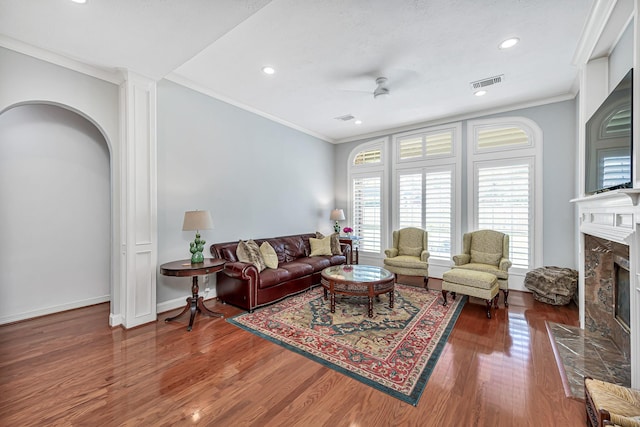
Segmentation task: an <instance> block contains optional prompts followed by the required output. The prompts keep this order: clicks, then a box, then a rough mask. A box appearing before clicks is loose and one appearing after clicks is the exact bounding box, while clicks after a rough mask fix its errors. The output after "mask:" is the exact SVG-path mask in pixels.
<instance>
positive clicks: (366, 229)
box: [352, 176, 382, 253]
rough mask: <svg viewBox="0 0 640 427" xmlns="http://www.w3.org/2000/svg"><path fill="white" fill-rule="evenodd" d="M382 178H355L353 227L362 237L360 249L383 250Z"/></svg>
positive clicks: (367, 250) (366, 250)
mask: <svg viewBox="0 0 640 427" xmlns="http://www.w3.org/2000/svg"><path fill="white" fill-rule="evenodd" d="M381 214H382V178H381V177H380V176H371V177H355V178H353V216H352V217H353V229H354V232H355V233H356V235H357V236H360V237H361V239H362V240H361V241H360V250H362V251H364V252H377V253H379V252H380V251H381V249H382V248H381V234H382V230H381V227H382V215H381Z"/></svg>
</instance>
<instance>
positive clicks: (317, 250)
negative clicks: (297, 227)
mask: <svg viewBox="0 0 640 427" xmlns="http://www.w3.org/2000/svg"><path fill="white" fill-rule="evenodd" d="M309 244H310V245H311V253H310V254H309V256H311V257H314V256H323V255H332V253H331V236H329V237H325V238H324V239H314V238H313V237H310V238H309Z"/></svg>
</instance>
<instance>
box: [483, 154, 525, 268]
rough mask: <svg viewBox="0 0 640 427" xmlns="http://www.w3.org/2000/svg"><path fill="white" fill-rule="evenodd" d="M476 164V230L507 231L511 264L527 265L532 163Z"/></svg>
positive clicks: (523, 266) (517, 265) (521, 266)
mask: <svg viewBox="0 0 640 427" xmlns="http://www.w3.org/2000/svg"><path fill="white" fill-rule="evenodd" d="M476 167H477V171H476V176H477V214H476V215H477V223H478V229H484V228H488V229H491V230H497V231H501V232H503V233H506V234H508V235H509V259H510V260H511V262H512V263H513V266H514V267H519V268H525V269H526V268H529V246H530V242H529V234H530V233H529V212H530V207H531V201H530V197H531V188H530V182H531V172H532V171H531V165H530V164H529V162H528V161H527V160H524V161H523V162H513V161H508V162H505V163H504V164H502V165H501V164H495V163H494V164H491V163H489V164H482V163H478V164H477V165H476Z"/></svg>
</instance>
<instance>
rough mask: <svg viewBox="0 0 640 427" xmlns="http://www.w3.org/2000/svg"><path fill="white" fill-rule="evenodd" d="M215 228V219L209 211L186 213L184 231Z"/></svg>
mask: <svg viewBox="0 0 640 427" xmlns="http://www.w3.org/2000/svg"><path fill="white" fill-rule="evenodd" d="M212 228H213V221H212V220H211V214H210V213H209V211H187V212H185V213H184V222H183V223H182V230H183V231H191V230H196V231H197V230H210V229H212Z"/></svg>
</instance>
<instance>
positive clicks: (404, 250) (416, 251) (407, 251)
mask: <svg viewBox="0 0 640 427" xmlns="http://www.w3.org/2000/svg"><path fill="white" fill-rule="evenodd" d="M420 254H422V246H420V247H417V248H411V247H408V246H400V247H399V248H398V255H408V256H418V257H419V256H420Z"/></svg>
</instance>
